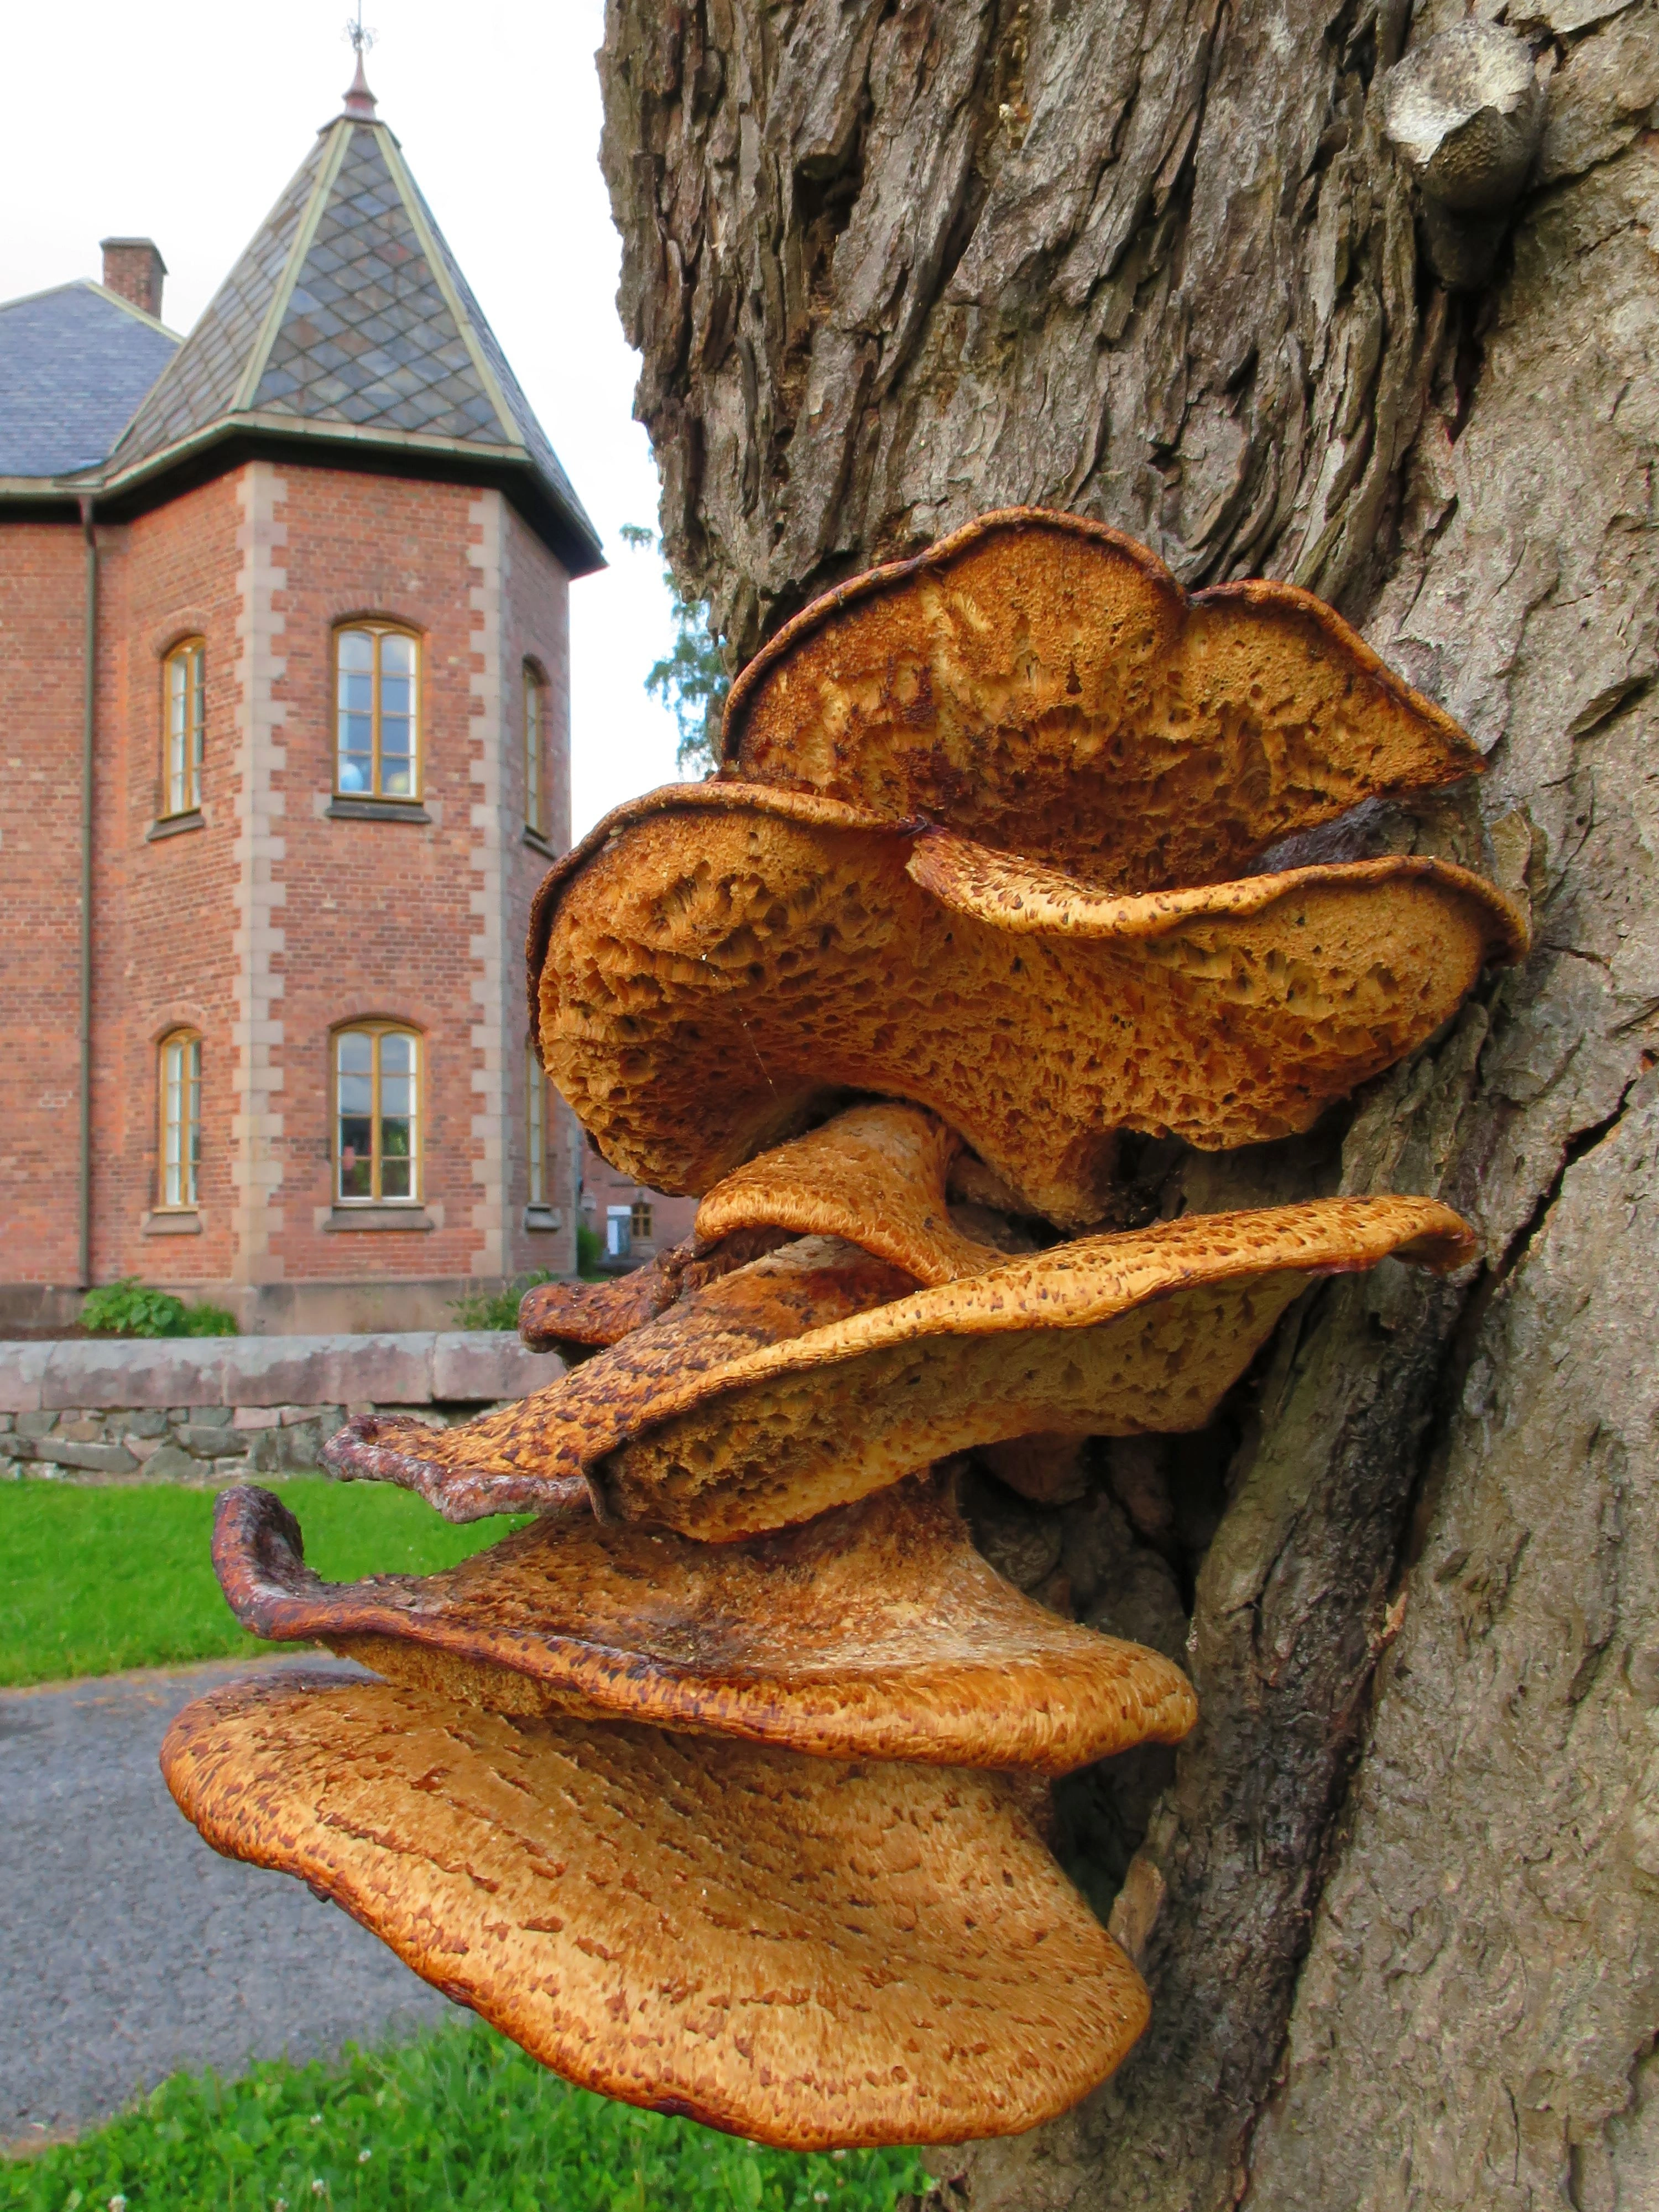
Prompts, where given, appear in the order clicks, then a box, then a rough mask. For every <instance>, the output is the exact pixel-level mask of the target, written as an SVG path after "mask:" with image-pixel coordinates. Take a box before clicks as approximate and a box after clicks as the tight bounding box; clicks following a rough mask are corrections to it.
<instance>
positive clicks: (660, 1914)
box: [162, 1675, 1149, 2150]
mask: <svg viewBox="0 0 1659 2212" xmlns="http://www.w3.org/2000/svg"><path fill="white" fill-rule="evenodd" d="M162 1762H163V1768H164V1771H165V1772H166V1775H167V1782H168V1784H169V1786H170V1788H171V1789H172V1790H173V1795H174V1796H175V1797H176V1798H177V1799H178V1800H179V1803H180V1805H181V1806H183V1808H184V1809H185V1812H186V1813H188V1814H189V1815H190V1816H191V1819H192V1820H194V1821H195V1822H196V1824H197V1826H198V1827H199V1828H200V1829H201V1831H202V1833H203V1834H204V1836H205V1837H206V1838H207V1839H208V1841H209V1842H210V1844H213V1845H214V1846H215V1847H216V1849H217V1850H222V1851H224V1852H226V1853H228V1855H229V1856H230V1857H234V1858H246V1859H252V1860H253V1861H254V1862H255V1863H257V1864H259V1865H262V1866H280V1867H283V1868H284V1869H287V1870H288V1871H289V1872H291V1873H294V1874H297V1875H301V1876H302V1877H303V1879H304V1880H305V1881H307V1882H309V1883H310V1885H311V1886H312V1887H313V1889H315V1890H318V1891H319V1892H320V1893H322V1894H323V1895H324V1896H325V1897H331V1898H333V1899H335V1900H336V1901H337V1903H339V1904H341V1905H344V1907H345V1908H346V1910H347V1911H349V1913H350V1914H351V1915H352V1917H353V1918H354V1919H357V1920H360V1921H362V1923H363V1924H364V1925H365V1926H366V1927H368V1928H372V1929H374V1932H375V1933H376V1934H377V1935H378V1936H381V1937H382V1938H383V1939H384V1940H385V1941H386V1942H388V1943H389V1944H391V1946H392V1948H393V1949H394V1950H395V1951H396V1952H397V1953H398V1955H399V1956H400V1957H402V1958H404V1959H405V1960H408V1962H409V1964H410V1966H413V1967H414V1969H415V1970H416V1972H417V1973H419V1974H422V1975H424V1976H425V1978H427V1980H428V1981H429V1982H433V1983H435V1984H436V1985H437V1986H438V1988H440V1989H441V1990H444V1991H445V1992H446V1994H447V1995H448V1996H452V1997H454V1998H456V1999H457V2000H458V2001H459V2002H461V2003H463V2004H466V2005H471V2007H472V2008H473V2009H474V2010H475V2011H477V2012H479V2013H482V2014H483V2017H484V2018H485V2019H486V2020H488V2021H492V2022H493V2023H494V2024H495V2026H496V2027H500V2028H502V2029H504V2030H505V2031H506V2033H507V2034H508V2035H510V2036H512V2037H513V2039H514V2041H515V2042H518V2043H520V2044H522V2045H523V2046H524V2048H525V2049H526V2051H530V2052H531V2053H532V2055H533V2056H534V2057H538V2058H539V2059H541V2060H542V2061H543V2063H544V2064H546V2065H548V2066H550V2067H552V2068H554V2069H556V2071H557V2072H558V2073H561V2074H562V2075H565V2076H566V2078H567V2079H568V2080H570V2081H576V2082H580V2084H581V2085H582V2086H583V2087H586V2088H590V2089H598V2090H599V2091H601V2092H603V2093H605V2095H607V2096H612V2097H620V2098H623V2099H625V2100H627V2101H628V2102H629V2103H630V2104H635V2105H647V2106H653V2107H654V2108H655V2109H656V2110H657V2111H659V2112H679V2113H686V2114H689V2115H690V2117H691V2118H695V2119H700V2120H705V2121H708V2122H709V2123H710V2124H712V2125H714V2126H715V2127H720V2128H726V2129H729V2130H732V2131H733V2132H734V2133H736V2134H739V2135H744V2136H751V2137H753V2138H755V2139H757V2141H760V2142H769V2143H775V2144H778V2145H781V2147H783V2148H786V2149H791V2150H825V2149H829V2148H843V2147H852V2146H857V2145H863V2144H868V2143H894V2142H917V2143H925V2142H960V2141H962V2140H963V2138H964V2137H966V2136H983V2135H1006V2134H1012V2133H1016V2132H1018V2130H1022V2129H1024V2128H1029V2127H1032V2126H1035V2125H1036V2123H1037V2122H1038V2121H1039V2120H1042V2119H1046V2118H1049V2117H1050V2116H1051V2115H1053V2114H1054V2113H1056V2112H1064V2111H1065V2110H1066V2106H1069V2105H1073V2104H1074V2103H1075V2102H1076V2101H1077V2100H1078V2099H1079V2097H1081V2096H1083V2095H1084V2094H1085V2093H1086V2092H1087V2091H1088V2090H1090V2089H1091V2088H1092V2087H1094V2086H1095V2084H1096V2083H1097V2081H1101V2080H1103V2078H1104V2077H1105V2076H1106V2075H1108V2074H1109V2073H1110V2072H1111V2071H1112V2069H1113V2068H1114V2067H1115V2065H1116V2064H1117V2063H1118V2061H1119V2060H1120V2059H1121V2057H1123V2055H1124V2053H1125V2052H1126V2051H1127V2050H1129V2048H1130V2047H1131V2045H1133V2043H1134V2041H1135V2039H1136V2038H1137V2036H1139V2033H1140V2032H1141V2030H1142V2028H1143V2027H1145V2026H1146V2019H1147V2015H1148V2011H1149V2006H1148V2001H1147V1996H1146V1986H1145V1984H1143V1983H1142V1981H1141V1978H1140V1977H1139V1974H1138V1973H1137V1972H1135V1970H1134V1968H1133V1966H1131V1964H1130V1963H1129V1960H1127V1958H1126V1957H1125V1955H1124V1954H1123V1953H1122V1952H1121V1950H1120V1949H1119V1948H1118V1947H1117V1945H1116V1944H1115V1942H1113V1941H1112V1939H1111V1937H1110V1936H1109V1935H1108V1934H1107V1933H1106V1930H1105V1929H1103V1927H1102V1926H1101V1925H1100V1923H1099V1922H1098V1921H1097V1920H1096V1918H1095V1917H1094V1916H1093V1914H1092V1913H1091V1911H1090V1910H1089V1908H1088V1906H1087V1905H1085V1903H1084V1902H1083V1899H1081V1898H1080V1897H1079V1894H1078V1893H1077V1892H1076V1890H1074V1889H1073V1887H1072V1885H1071V1883H1070V1882H1069V1881H1067V1880H1066V1876H1065V1875H1063V1874H1062V1873H1061V1871H1060V1868H1059V1866H1058V1865H1057V1864H1056V1863H1055V1862H1054V1858H1053V1857H1051V1856H1050V1854H1049V1852H1048V1849H1047V1847H1046V1845H1045V1844H1043V1842H1042V1838H1041V1837H1040V1836H1039V1834H1038V1833H1037V1831H1036V1827H1035V1826H1033V1823H1032V1820H1031V1818H1030V1814H1029V1813H1028V1811H1027V1810H1026V1809H1025V1793H1024V1792H1023V1791H1021V1790H1018V1789H1016V1788H1014V1787H1012V1786H1011V1785H1010V1784H1009V1783H1008V1782H1007V1781H1006V1780H1005V1779H1004V1778H1001V1777H999V1776H997V1775H994V1774H986V1773H978V1772H975V1771H971V1770H969V1769H965V1768H962V1767H948V1766H913V1765H900V1764H896V1763H894V1762H891V1761H885V1762H880V1763H874V1762H859V1763H856V1764H852V1765H848V1764H847V1763H845V1762H843V1761H841V1760H836V1759H805V1758H802V1757H800V1756H799V1755H798V1754H796V1753H792V1752H783V1751H772V1750H763V1749H761V1748H759V1747H757V1746H755V1745H753V1744H746V1743H740V1742H736V1741H732V1740H730V1739H726V1740H717V1741H707V1740H703V1739H700V1738H696V1737H692V1736H685V1735H668V1734H666V1733H665V1732H664V1731H663V1730H661V1729H652V1728H640V1727H635V1726H631V1725H629V1724H626V1723H623V1724H614V1725H611V1726H609V1727H603V1726H595V1725H594V1724H592V1723H586V1722H581V1721H574V1720H563V1721H558V1720H525V1719H513V1718H509V1717H507V1715H505V1714H501V1713H493V1712H486V1711H483V1710H482V1709H481V1708H479V1707H477V1706H474V1705H465V1704H462V1703H459V1702H458V1701H457V1700H456V1699H453V1697H432V1696H427V1695H423V1694H422V1692H419V1691H417V1690H410V1689H404V1688H402V1687H400V1686H395V1685H392V1684H390V1683H382V1682H368V1683H349V1684H342V1683H341V1682H339V1681H338V1680H326V1679H319V1678H317V1677H315V1676H313V1677H312V1678H310V1679H309V1680H307V1678H306V1677H305V1676H304V1675H301V1676H299V1677H298V1678H297V1679H296V1678H295V1676H292V1675H289V1676H287V1677H283V1676H278V1677H276V1678H275V1679H270V1678H267V1679H266V1680H264V1681H260V1682H254V1683H242V1684H239V1685H235V1686H232V1687H231V1688H229V1689H225V1690H218V1691H215V1692H210V1694H209V1695H208V1696H207V1697H205V1698H203V1699H200V1700H198V1702H197V1704H195V1705H190V1706H187V1707H186V1709H185V1711H184V1712H183V1713H181V1714H180V1715H179V1718H178V1719H177V1720H176V1721H175V1722H174V1723H173V1726H172V1728H171V1729H169V1731H168V1734H167V1741H166V1743H165V1745H164V1747H163V1749H162Z"/></svg>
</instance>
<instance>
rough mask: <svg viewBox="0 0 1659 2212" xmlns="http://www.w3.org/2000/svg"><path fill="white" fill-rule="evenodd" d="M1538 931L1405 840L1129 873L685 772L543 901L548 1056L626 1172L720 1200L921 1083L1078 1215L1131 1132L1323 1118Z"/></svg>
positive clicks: (964, 1129)
mask: <svg viewBox="0 0 1659 2212" xmlns="http://www.w3.org/2000/svg"><path fill="white" fill-rule="evenodd" d="M1525 942H1526V932H1525V927H1524V925H1523V923H1522V921H1521V919H1520V917H1519V915H1517V913H1516V910H1515V908H1513V907H1512V906H1511V905H1510V902H1508V901H1507V900H1506V899H1505V898H1504V896H1503V895H1502V893H1500V892H1499V891H1498V890H1495V889H1494V888H1493V886H1492V884H1488V883H1486V881H1485V880H1484V879H1483V878H1480V877H1479V876H1476V875H1474V874H1472V873H1470V872H1468V870H1466V869H1463V868H1459V867H1455V866H1452V865H1450V864H1449V863H1447V862H1443V861H1439V860H1426V859H1420V858H1412V857H1402V858H1394V859H1385V860H1362V861H1354V862H1351V863H1347V864H1346V865H1338V866H1328V867H1310V868H1299V869H1296V870H1293V871H1291V872H1287V873H1285V874H1280V875H1267V876H1255V877H1249V878H1245V879H1243V881H1240V882H1237V883H1231V884H1218V885H1211V886H1209V887H1208V888H1200V889H1188V890H1180V891H1163V892H1155V893H1149V894H1146V895H1145V896H1135V897H1127V896H1118V895H1116V894H1112V893H1104V892H1100V891H1097V890H1090V889H1089V888H1088V887H1087V886H1085V885H1084V884H1078V883H1075V882H1073V880H1072V879H1071V878H1067V877H1065V876H1062V875H1060V874H1058V873H1057V872H1055V871H1054V870H1053V869H1049V868H1044V867H1038V866H1033V865H1031V864H1029V863H1026V862H1023V861H1020V860H1015V859H1012V858H1011V857H1010V856H1009V855H1007V854H1000V853H996V852H993V851H991V850H990V849H989V848H986V847H983V846H978V845H974V844H972V843H970V842H968V841H967V840H965V839H963V838H961V837H957V836H954V835H952V834H951V833H950V832H947V831H942V830H937V829H934V830H925V829H916V828H915V827H914V826H913V827H910V828H902V827H896V826H895V825H893V824H892V823H881V822H878V821H875V820H874V819H873V818H872V817H871V816H870V815H869V814H868V813H867V812H864V813H861V812H860V811H858V810H857V809H854V808H849V807H846V806H843V805H841V804H840V803H839V802H837V801H835V800H831V799H820V798H817V797H815V796H813V795H811V794H800V793H788V792H774V791H769V790H767V789H765V788H764V787H760V786H757V785H739V784H732V783H728V784H719V783H715V784H702V785H678V786H674V787H670V788H668V789H666V790H664V791H660V792H656V793H651V794H650V795H649V796H648V797H647V798H645V799H638V800H635V801H633V802H631V803H630V804H629V805H627V806H625V807H623V808H621V809H619V810H618V811H617V812H616V813H615V814H613V815H611V817H609V818H608V820H607V821H605V822H604V823H600V825H599V828H598V829H596V830H595V831H594V832H593V834H592V836H591V837H590V838H589V839H588V840H587V841H586V842H585V843H584V844H583V845H581V846H579V847H578V848H576V850H575V851H574V853H572V854H569V855H568V856H567V858H566V860H563V861H562V862H561V863H560V865H559V866H558V867H557V868H556V869H555V870H554V871H553V872H552V873H551V874H550V876H549V878H547V880H546V882H545V883H544V885H543V887H542V890H541V891H540V892H539V893H538V898H537V902H536V908H535V910H534V913H533V915H532V925H531V941H530V959H531V971H532V1019H533V1021H534V1023H535V1025H536V1030H537V1036H538V1048H539V1051H540V1054H541V1057H542V1061H543V1065H544V1066H545V1068H546V1070H547V1072H548V1073H549V1075H550V1077H551V1078H552V1079H553V1081H554V1082H555V1083H556V1085H557V1086H558V1088H559V1090H560V1091H562V1093H563V1095H564V1097H566V1098H567V1099H568V1101H569V1103H570V1105H571V1106H572V1108H573V1109H574V1112H575V1114H576V1115H577V1118H578V1119H579V1120H580V1121H581V1122H582V1124H583V1125H584V1127H586V1129H587V1130H588V1131H589V1132H590V1133H591V1134H592V1137H593V1138H594V1139H595V1141H596V1142H597V1144H598V1145H599V1149H600V1151H601V1152H603V1153H604V1154H605V1158H607V1159H609V1160H610V1161H611V1163H612V1164H613V1165H615V1166H617V1167H618V1168H620V1169H622V1170H623V1171H624V1172H626V1173H628V1174H629V1175H631V1176H636V1177H637V1178H638V1179H639V1181H640V1182H642V1183H645V1184H647V1185H648V1186H649V1187H650V1188H653V1189H658V1190H664V1191H669V1192H679V1191H693V1192H697V1193H703V1192H706V1191H708V1189H709V1188H710V1186H711V1185H712V1184H714V1183H715V1182H719V1181H720V1180H721V1179H722V1178H723V1177H725V1176H728V1175H730V1174H731V1173H732V1170H734V1169H736V1168H738V1167H740V1166H741V1165H743V1164H744V1162H745V1161H747V1160H749V1159H750V1158H753V1157H754V1156H755V1155H756V1154H757V1153H759V1152H763V1151H764V1150H766V1149H767V1148H768V1147H769V1146H774V1145H775V1144H777V1143H779V1142H780V1141H781V1139H784V1138H786V1137H788V1136H790V1135H792V1134H793V1133H795V1132H797V1131H798V1130H799V1128H800V1127H801V1126H802V1125H803V1123H804V1122H805V1121H806V1120H807V1119H809V1118H810V1117H811V1115H813V1114H814V1113H816V1112H822V1111H823V1110H826V1109H830V1108H833V1107H834V1106H835V1105H836V1104H837V1103H841V1102H842V1100H844V1099H845V1098H846V1097H847V1096H848V1093H856V1092H864V1093H875V1094H877V1095H878V1096H881V1097H896V1098H902V1099H905V1100H908V1101H909V1102H911V1103H915V1104H916V1105H919V1106H922V1107H925V1108H927V1109H928V1110H929V1111H931V1112H933V1113H934V1114H936V1115H938V1116H939V1118H940V1119H941V1120H942V1121H945V1123H946V1124H947V1125H948V1126H949V1127H951V1128H952V1129H954V1130H957V1131H958V1132H960V1133H961V1134H962V1136H963V1139H965V1140H966V1142H967V1143H968V1144H969V1146H971V1147H972V1149H973V1151H974V1152H975V1153H976V1154H977V1155H978V1156H979V1158H981V1160H982V1161H984V1162H985V1163H986V1164H987V1165H988V1166H989V1167H990V1168H991V1169H993V1170H994V1171H995V1172H996V1173H997V1174H998V1175H999V1176H1001V1177H1002V1178H1004V1180H1005V1181H1006V1183H1007V1184H1009V1185H1010V1186H1011V1187H1012V1190H1013V1191H1014V1192H1015V1193H1016V1194H1020V1195H1021V1196H1022V1198H1023V1201H1024V1207H1025V1210H1026V1211H1029V1212H1032V1213H1035V1214H1039V1215H1042V1216H1044V1217H1045V1218H1048V1219H1049V1220H1052V1221H1054V1222H1057V1223H1060V1224H1061V1225H1065V1226H1067V1227H1073V1228H1080V1227H1085V1226H1086V1225H1089V1224H1090V1223H1091V1222H1095V1221H1097V1220H1098V1219H1099V1218H1101V1215H1102V1214H1103V1212H1104V1211H1105V1209H1106V1205H1107V1200H1108V1193H1109V1183H1110V1174H1111V1164H1112V1158H1113V1152H1114V1146H1115V1136H1116V1133H1117V1131H1118V1130H1120V1129H1121V1128H1129V1129H1133V1130H1139V1131H1142V1132H1144V1133H1148V1134H1154V1135H1163V1134H1167V1133H1173V1134H1175V1135H1176V1136H1179V1137H1182V1138H1184V1139H1186V1140H1187V1141H1188V1143H1191V1144H1193V1145H1195V1146H1199V1147H1200V1148H1202V1149H1205V1150H1218V1149H1223V1148H1226V1147H1230V1146H1236V1145H1243V1144H1253V1143H1257V1142H1260V1141H1262V1140H1264V1139H1269V1138H1273V1137H1281V1136H1285V1135H1289V1134H1291V1133H1295V1132H1297V1131H1299V1130H1303V1129H1306V1128H1308V1127H1310V1126H1311V1125H1312V1124H1313V1122H1314V1121H1316V1120H1317V1119H1318V1117H1319V1115H1321V1114H1322V1112H1323V1111H1324V1110H1325V1109H1326V1108H1327V1107H1328V1106H1329V1105H1330V1104H1331V1103H1333V1102H1334V1100H1336V1099H1338V1098H1340V1097H1345V1096H1346V1094H1347V1093H1348V1092H1349V1091H1352V1089H1353V1088H1354V1087H1355V1085H1358V1084H1360V1083H1363V1082H1364V1081H1366V1080H1368V1079H1370V1077H1372V1076H1374V1075H1376V1074H1377V1073H1380V1072H1381V1071H1382V1070H1383V1069H1384V1068H1386V1067H1388V1066H1391V1065H1392V1064H1393V1063H1394V1062H1395V1060H1399V1059H1401V1057H1403V1055H1404V1054H1407V1053H1408V1052H1410V1051H1412V1050H1413V1048H1415V1047H1416V1046H1418V1045H1419V1044H1420V1043H1421V1042H1423V1041H1424V1040H1425V1038H1426V1037H1427V1036H1430V1035H1431V1034H1432V1032H1433V1031H1434V1030H1436V1029H1437V1028H1438V1026H1439V1025H1440V1024H1441V1023H1442V1022H1443V1020H1444V1019H1445V1018H1446V1017H1447V1016H1448V1015H1449V1013H1451V1012H1453V1010H1454V1009H1455V1007H1456V1006H1457V1005H1458V1004H1459V1002H1460V1001H1461V1000H1462V997H1463V996H1464V994H1465V993H1466V992H1467V991H1468V989H1469V988H1470V987H1471V986H1472V985H1473V983H1474V981H1475V980H1476V978H1477V976H1478V975H1479V974H1480V969H1481V967H1482V966H1483V964H1484V963H1486V961H1488V960H1491V959H1499V958H1512V957H1516V955H1517V954H1518V952H1519V951H1521V950H1522V947H1523V946H1524V945H1525Z"/></svg>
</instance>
